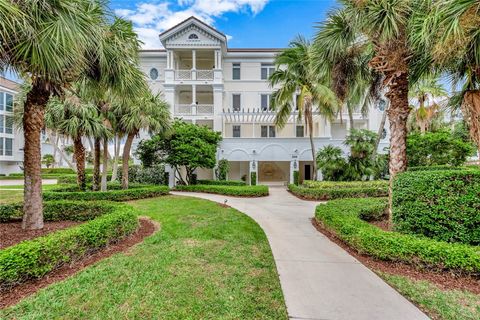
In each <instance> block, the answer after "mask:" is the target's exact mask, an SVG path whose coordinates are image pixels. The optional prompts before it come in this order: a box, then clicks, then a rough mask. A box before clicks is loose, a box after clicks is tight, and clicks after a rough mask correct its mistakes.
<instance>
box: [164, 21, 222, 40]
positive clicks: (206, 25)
mask: <svg viewBox="0 0 480 320" xmlns="http://www.w3.org/2000/svg"><path fill="white" fill-rule="evenodd" d="M190 19H194V20H196V21H197V22H199V23H200V24H202V25H204V26H205V27H207V28H209V29H210V30H213V31H215V32H217V33H219V34H221V35H222V36H224V37H225V39H227V36H226V35H225V34H224V33H223V32H221V31H218V30H217V29H215V28H214V27H212V26H209V25H208V24H206V23H205V22H203V21H202V20H200V19H198V18H197V17H195V16H190V17H189V18H187V19H185V20H183V21H182V22H179V23H177V24H176V25H174V26H173V27H171V28H169V29H167V30H165V31H163V32H162V33H160V34H159V35H158V36H159V37H160V38H161V37H162V36H163V35H164V34H167V33H168V32H170V31H172V30H173V29H175V28H176V27H178V26H179V25H181V24H183V23H184V22H185V21H188V20H190Z"/></svg>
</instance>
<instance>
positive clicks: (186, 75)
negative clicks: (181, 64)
mask: <svg viewBox="0 0 480 320" xmlns="http://www.w3.org/2000/svg"><path fill="white" fill-rule="evenodd" d="M175 79H176V80H191V79H192V70H175Z"/></svg>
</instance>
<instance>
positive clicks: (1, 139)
mask: <svg viewBox="0 0 480 320" xmlns="http://www.w3.org/2000/svg"><path fill="white" fill-rule="evenodd" d="M0 156H3V138H1V137H0Z"/></svg>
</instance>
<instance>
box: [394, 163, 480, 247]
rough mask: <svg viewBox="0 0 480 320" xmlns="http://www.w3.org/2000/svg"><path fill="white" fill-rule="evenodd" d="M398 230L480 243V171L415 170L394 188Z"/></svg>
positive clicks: (402, 178)
mask: <svg viewBox="0 0 480 320" xmlns="http://www.w3.org/2000/svg"><path fill="white" fill-rule="evenodd" d="M392 209H393V220H394V224H395V229H396V230H399V231H401V232H403V233H413V234H422V235H425V236H427V237H429V238H434V239H437V240H442V241H448V242H462V243H467V244H472V245H479V244H480V171H478V170H449V171H414V172H405V173H402V174H400V175H398V176H397V177H396V179H395V181H394V188H393V206H392Z"/></svg>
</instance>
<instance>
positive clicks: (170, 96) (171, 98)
mask: <svg viewBox="0 0 480 320" xmlns="http://www.w3.org/2000/svg"><path fill="white" fill-rule="evenodd" d="M164 97H165V102H166V103H168V105H169V106H170V112H171V114H173V115H174V114H175V87H174V86H173V85H171V84H169V85H165V87H164Z"/></svg>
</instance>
